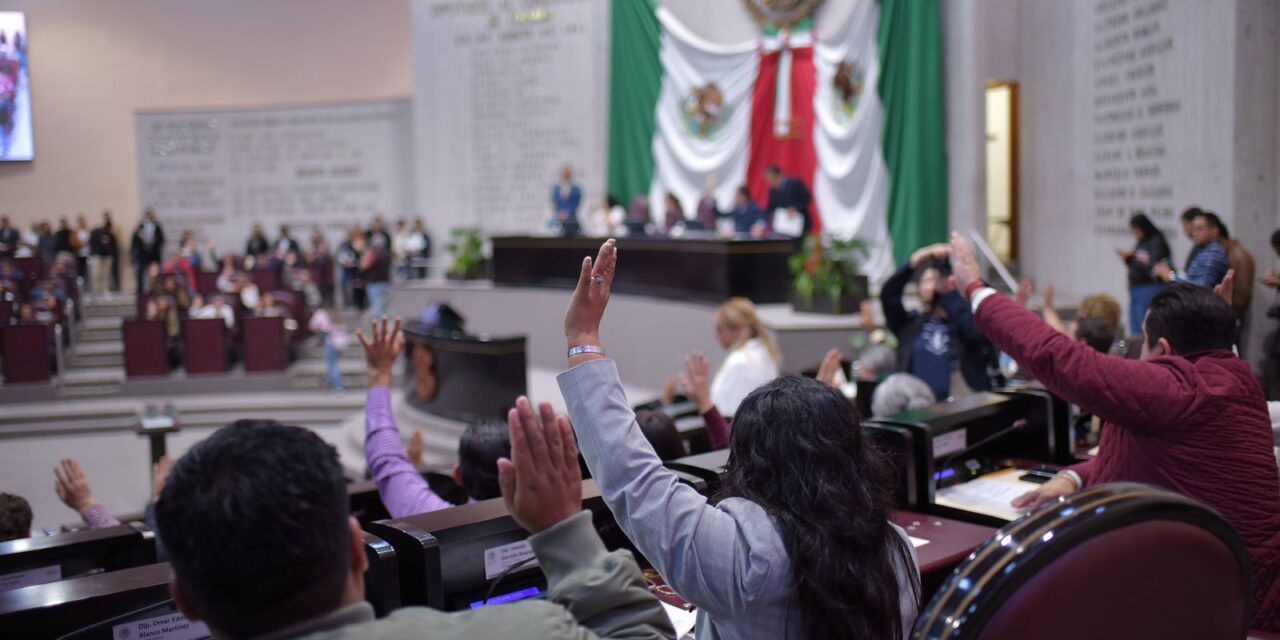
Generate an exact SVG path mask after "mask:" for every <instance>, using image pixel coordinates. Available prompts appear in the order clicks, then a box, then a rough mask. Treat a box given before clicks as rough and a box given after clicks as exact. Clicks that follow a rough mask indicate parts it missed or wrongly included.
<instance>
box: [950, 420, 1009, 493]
mask: <svg viewBox="0 0 1280 640" xmlns="http://www.w3.org/2000/svg"><path fill="white" fill-rule="evenodd" d="M1026 428H1027V420H1026V419H1025V418H1019V419H1017V420H1014V421H1013V424H1011V425H1009V426H1007V427H1005V428H1003V429H1000V430H999V431H997V432H995V433H993V434H991V435H989V436H987V437H985V438H983V439H981V440H979V441H977V442H975V443H973V444H971V445H969V446H967V447H965V448H963V449H961V450H959V451H957V452H955V453H952V454H950V455H948V456H947V457H945V458H943V459H942V464H941V465H938V470H937V471H935V472H934V474H933V482H934V484H935V487H934V488H935V490H936V489H937V487H936V485H937V484H938V483H941V482H942V478H943V477H944V476H945V475H946V472H947V467H949V466H951V463H952V462H953V461H954V460H955V459H956V458H957V457H958V456H964V455H968V454H970V453H973V452H974V451H976V450H978V449H981V448H982V447H985V446H986V445H988V444H991V443H992V442H994V441H996V440H999V439H1001V438H1003V437H1005V436H1006V435H1009V434H1010V433H1013V432H1014V431H1022V430H1023V429H1026Z"/></svg>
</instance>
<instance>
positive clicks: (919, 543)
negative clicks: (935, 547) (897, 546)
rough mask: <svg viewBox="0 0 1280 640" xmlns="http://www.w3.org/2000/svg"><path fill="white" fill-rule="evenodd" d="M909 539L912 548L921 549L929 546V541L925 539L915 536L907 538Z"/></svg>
mask: <svg viewBox="0 0 1280 640" xmlns="http://www.w3.org/2000/svg"><path fill="white" fill-rule="evenodd" d="M907 537H908V538H911V546H913V547H915V548H917V549H919V548H920V547H923V546H925V545H926V544H929V541H928V540H925V539H924V538H917V537H915V536H907Z"/></svg>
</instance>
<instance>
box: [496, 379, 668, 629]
mask: <svg viewBox="0 0 1280 640" xmlns="http://www.w3.org/2000/svg"><path fill="white" fill-rule="evenodd" d="M507 424H508V426H509V428H510V431H511V458H510V459H506V458H504V459H501V460H499V461H498V483H499V485H500V486H501V487H502V499H503V501H505V502H506V505H507V511H508V512H509V513H511V516H512V517H513V518H514V519H515V521H516V522H517V523H519V524H520V526H522V527H524V528H525V530H527V531H528V532H529V533H531V534H532V535H531V536H530V537H529V544H530V546H532V547H533V552H534V554H535V555H536V556H537V557H538V562H539V564H541V566H542V570H543V572H544V573H545V574H546V575H547V596H548V598H549V599H550V600H551V601H552V602H555V603H556V604H559V605H561V606H563V607H564V608H565V609H567V610H568V612H569V614H571V615H572V616H573V618H574V620H576V621H577V623H578V624H579V625H581V626H577V627H575V626H572V625H569V624H565V625H560V626H559V629H558V632H557V633H555V634H554V635H555V636H556V637H559V638H573V639H582V640H586V639H589V638H596V637H603V638H636V639H641V638H671V637H672V636H674V630H673V629H672V628H671V622H670V620H668V619H667V616H666V614H665V613H664V612H663V609H662V605H661V603H659V602H658V600H657V598H655V597H654V595H653V594H652V593H650V592H649V589H648V585H647V583H646V581H645V579H644V576H643V575H642V574H641V573H640V568H639V567H638V566H636V562H635V559H634V558H632V556H631V554H630V553H627V552H626V551H614V552H612V553H610V552H609V551H607V550H606V549H605V546H604V543H603V542H602V541H601V540H600V536H599V535H597V534H596V532H595V529H594V528H593V527H592V524H591V515H590V514H589V513H587V512H586V511H583V509H582V471H581V468H580V467H579V466H578V449H577V445H576V443H575V442H574V437H573V427H572V426H570V424H569V421H568V420H566V419H565V418H564V416H556V415H555V413H554V412H553V411H552V410H551V405H549V404H546V403H543V404H542V406H541V407H539V411H538V412H537V413H535V412H534V409H533V406H532V404H531V403H530V402H529V400H528V398H523V397H522V398H519V399H518V400H517V401H516V407H515V408H514V409H512V410H511V411H509V412H508V414H507ZM519 606H520V605H515V607H519ZM536 606H537V605H535V604H529V603H525V604H524V607H525V608H526V609H532V608H534V607H536ZM502 609H503V610H505V612H506V613H509V614H510V615H512V616H513V617H515V618H517V619H520V620H523V621H524V622H525V623H526V624H528V623H529V622H530V621H532V620H534V619H535V618H534V617H533V616H530V615H526V614H525V612H522V611H519V610H518V609H516V608H512V609H507V608H506V607H503V608H502ZM560 615H562V616H563V613H561V614H560ZM566 622H567V621H566ZM532 633H533V632H532V631H531V632H530V634H532Z"/></svg>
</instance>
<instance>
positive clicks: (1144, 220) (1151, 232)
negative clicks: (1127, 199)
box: [1117, 213, 1169, 336]
mask: <svg viewBox="0 0 1280 640" xmlns="http://www.w3.org/2000/svg"><path fill="white" fill-rule="evenodd" d="M1129 231H1130V232H1131V233H1133V238H1134V240H1135V241H1136V242H1137V244H1135V245H1134V247H1133V250H1132V251H1124V250H1119V249H1118V250H1117V253H1119V254H1120V259H1121V260H1124V263H1125V265H1127V266H1128V267H1129V335H1135V336H1136V335H1142V321H1143V319H1145V318H1146V317H1147V307H1150V306H1151V299H1152V298H1154V297H1156V294H1157V293H1160V291H1161V290H1163V289H1164V283H1163V282H1161V281H1160V279H1159V278H1157V277H1156V276H1155V275H1154V274H1153V273H1152V269H1153V268H1154V267H1155V266H1156V265H1158V264H1160V263H1161V262H1165V261H1168V260H1169V242H1168V241H1167V240H1165V237H1164V234H1163V233H1161V231H1160V230H1159V229H1157V228H1156V225H1154V224H1152V222H1151V219H1150V218H1148V217H1147V216H1146V214H1143V213H1138V214H1134V216H1133V217H1132V218H1129Z"/></svg>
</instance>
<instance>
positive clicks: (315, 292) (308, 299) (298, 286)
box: [285, 267, 324, 309]
mask: <svg viewBox="0 0 1280 640" xmlns="http://www.w3.org/2000/svg"><path fill="white" fill-rule="evenodd" d="M285 272H286V276H287V284H288V286H289V289H291V290H293V291H297V292H298V293H299V294H300V295H301V296H302V300H303V302H304V303H305V304H306V305H307V309H317V308H319V307H320V305H322V304H324V297H323V296H322V295H320V287H319V285H317V284H316V283H315V280H313V279H312V278H311V271H310V270H308V269H304V268H301V267H293V268H289V269H286V270H285Z"/></svg>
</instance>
